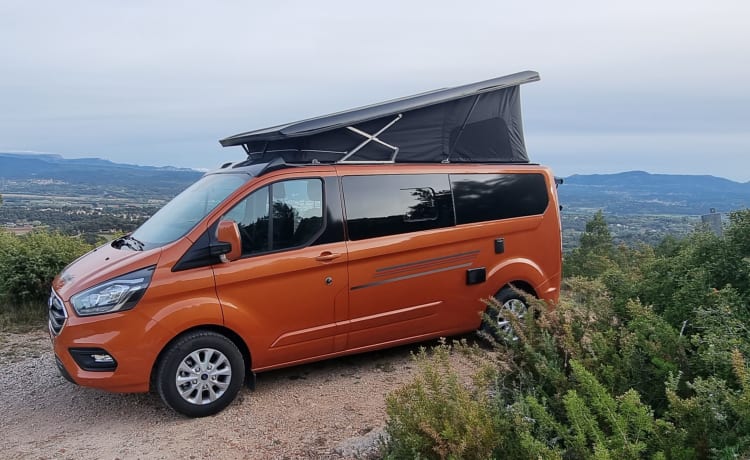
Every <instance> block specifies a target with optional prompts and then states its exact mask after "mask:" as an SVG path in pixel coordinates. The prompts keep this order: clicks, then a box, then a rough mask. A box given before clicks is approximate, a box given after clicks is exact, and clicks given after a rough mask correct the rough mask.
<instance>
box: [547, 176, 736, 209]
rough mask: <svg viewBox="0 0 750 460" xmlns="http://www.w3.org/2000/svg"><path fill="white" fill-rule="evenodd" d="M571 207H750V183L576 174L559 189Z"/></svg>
mask: <svg viewBox="0 0 750 460" xmlns="http://www.w3.org/2000/svg"><path fill="white" fill-rule="evenodd" d="M559 195H560V201H561V202H562V203H563V205H564V206H565V207H567V208H568V209H571V210H587V209H588V210H597V209H602V210H603V211H604V212H605V213H608V214H618V215H619V214H640V215H646V214H649V215H654V214H667V215H701V214H707V213H708V212H709V210H710V209H712V208H713V209H715V210H716V211H717V212H729V211H734V210H737V209H743V208H747V207H750V182H746V183H739V182H733V181H731V180H728V179H723V178H720V177H714V176H691V175H672V174H649V173H646V172H643V171H630V172H623V173H619V174H592V175H574V176H570V177H568V178H565V183H564V184H563V185H562V186H561V187H560V189H559Z"/></svg>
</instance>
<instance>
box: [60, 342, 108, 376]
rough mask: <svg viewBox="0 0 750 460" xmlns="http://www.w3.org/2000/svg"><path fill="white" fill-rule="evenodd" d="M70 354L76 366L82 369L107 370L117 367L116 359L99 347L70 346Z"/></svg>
mask: <svg viewBox="0 0 750 460" xmlns="http://www.w3.org/2000/svg"><path fill="white" fill-rule="evenodd" d="M68 351H70V356H72V357H73V359H74V360H75V362H76V364H78V367H80V368H81V369H83V370H84V371H94V372H109V371H113V370H115V369H117V361H115V358H114V357H113V356H112V355H110V354H109V353H107V350H102V349H101V348H71V349H69V350H68Z"/></svg>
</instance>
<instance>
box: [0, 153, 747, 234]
mask: <svg viewBox="0 0 750 460" xmlns="http://www.w3.org/2000/svg"><path fill="white" fill-rule="evenodd" d="M202 174H203V173H202V172H200V171H195V170H191V169H180V168H169V167H166V168H158V167H153V166H137V165H128V164H120V163H113V162H111V161H108V160H102V159H98V158H85V159H65V158H63V157H61V156H59V155H51V154H18V153H1V152H0V194H2V195H3V201H4V204H3V205H2V206H0V225H3V226H5V227H6V228H12V229H15V230H16V231H18V229H22V230H21V231H28V230H29V229H31V228H35V227H36V226H43V227H48V228H53V229H58V230H61V231H64V232H66V233H71V234H81V235H88V238H89V239H93V238H94V236H92V235H98V237H106V235H108V234H113V233H117V232H122V231H130V230H132V229H134V228H135V227H136V226H137V225H139V224H140V222H142V221H143V220H145V219H146V218H147V217H148V216H149V215H151V214H153V213H154V212H155V211H156V210H157V209H158V208H159V207H161V206H162V205H163V204H164V203H166V202H167V201H168V200H169V199H171V198H172V197H173V196H175V195H176V194H177V193H179V192H180V191H181V190H183V189H185V188H186V187H187V186H189V185H190V184H191V183H193V182H195V181H196V180H197V179H198V178H199V177H200V176H201V175H202ZM558 194H559V197H560V203H561V204H562V205H563V214H562V215H563V240H564V245H565V247H566V248H569V247H573V246H575V245H576V244H577V242H578V238H579V237H580V234H581V232H582V231H583V229H584V227H585V223H586V221H587V220H588V219H589V218H590V216H591V215H592V214H593V213H594V212H596V211H597V210H599V209H601V210H603V211H604V213H605V215H606V217H607V221H608V222H609V223H610V227H611V229H612V233H613V235H614V237H615V239H616V240H617V241H620V242H623V243H627V244H635V243H637V242H638V241H645V242H649V243H655V242H658V241H659V240H660V239H661V238H662V237H663V236H664V235H666V234H674V235H683V234H686V233H688V232H690V231H691V230H692V229H694V228H695V226H696V225H697V224H698V223H700V217H699V216H700V215H702V214H707V213H708V212H709V210H710V209H712V208H713V209H715V210H716V211H717V212H720V213H724V214H725V215H726V213H728V212H730V211H733V210H737V209H743V208H747V207H750V183H738V182H733V181H730V180H727V179H723V178H719V177H714V176H689V175H670V174H649V173H646V172H642V171H630V172H623V173H618V174H592V175H573V176H570V177H567V178H565V181H564V184H563V185H561V186H560V187H559V189H558Z"/></svg>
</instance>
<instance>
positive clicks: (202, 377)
mask: <svg viewBox="0 0 750 460" xmlns="http://www.w3.org/2000/svg"><path fill="white" fill-rule="evenodd" d="M244 379H245V362H244V360H243V358H242V353H241V352H240V350H239V349H238V348H237V345H235V344H234V342H232V341H231V340H229V339H228V338H227V337H225V336H223V335H221V334H217V333H215V332H211V331H195V332H191V333H188V334H186V335H184V336H182V337H180V338H179V339H177V340H176V341H175V342H174V343H172V344H170V345H169V347H168V348H167V349H166V351H165V352H164V355H163V357H162V359H161V360H160V362H159V366H158V369H157V373H156V387H157V391H158V392H159V395H160V396H161V399H162V400H163V401H164V403H165V404H166V405H167V406H169V407H171V408H172V409H174V410H175V411H177V412H179V413H181V414H183V415H187V416H188V417H205V416H207V415H213V414H215V413H217V412H220V411H221V410H222V409H224V408H225V407H227V406H228V405H229V404H230V403H231V402H232V401H233V400H234V398H235V396H237V393H238V392H239V390H240V388H241V387H242V382H243V381H244Z"/></svg>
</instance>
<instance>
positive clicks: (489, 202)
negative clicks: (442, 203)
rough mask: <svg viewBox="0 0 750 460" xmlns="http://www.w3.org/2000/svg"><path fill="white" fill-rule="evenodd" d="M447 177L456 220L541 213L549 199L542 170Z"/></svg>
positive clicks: (504, 217) (482, 219)
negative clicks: (451, 188)
mask: <svg viewBox="0 0 750 460" xmlns="http://www.w3.org/2000/svg"><path fill="white" fill-rule="evenodd" d="M450 181H451V185H452V187H453V199H454V202H455V205H456V223H457V224H470V223H474V222H485V221H488V220H499V219H510V218H512V217H523V216H533V215H537V214H542V213H544V210H545V209H547V204H548V202H549V197H548V196H547V184H546V182H545V180H544V175H542V174H451V175H450Z"/></svg>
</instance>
